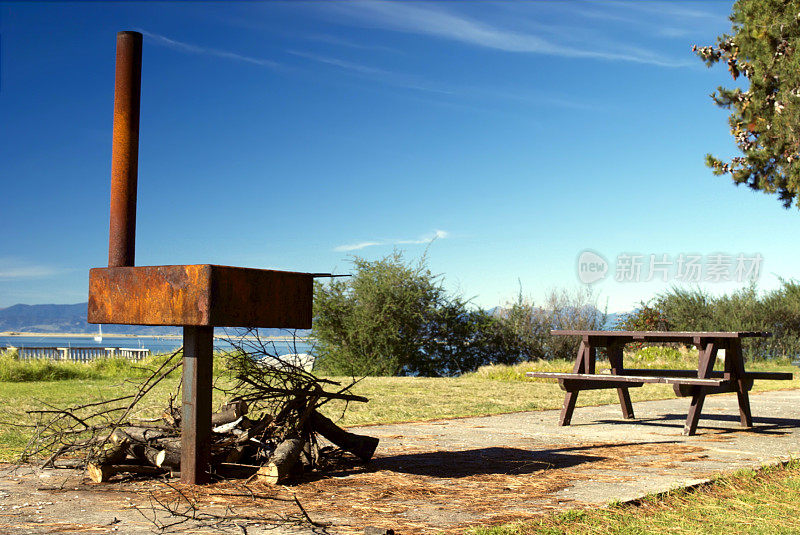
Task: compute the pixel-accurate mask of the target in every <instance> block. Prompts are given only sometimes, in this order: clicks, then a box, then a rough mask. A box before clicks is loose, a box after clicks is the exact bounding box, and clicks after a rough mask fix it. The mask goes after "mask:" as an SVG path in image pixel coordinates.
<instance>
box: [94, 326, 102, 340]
mask: <svg viewBox="0 0 800 535" xmlns="http://www.w3.org/2000/svg"><path fill="white" fill-rule="evenodd" d="M94 341H95V342H97V343H100V342H102V341H103V326H102V325H98V326H97V334H96V335H95V337H94Z"/></svg>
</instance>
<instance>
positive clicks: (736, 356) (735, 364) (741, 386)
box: [725, 339, 753, 427]
mask: <svg viewBox="0 0 800 535" xmlns="http://www.w3.org/2000/svg"><path fill="white" fill-rule="evenodd" d="M729 363H730V364H729ZM729 366H730V368H729ZM725 369H726V371H730V372H731V380H732V381H733V382H734V387H735V388H736V397H737V398H739V420H740V422H741V424H742V427H753V415H752V414H751V413H750V396H749V395H748V394H747V385H746V384H745V375H744V355H743V354H742V342H741V340H738V339H736V340H732V341H731V343H730V345H729V346H728V349H727V351H725Z"/></svg>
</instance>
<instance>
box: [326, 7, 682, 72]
mask: <svg viewBox="0 0 800 535" xmlns="http://www.w3.org/2000/svg"><path fill="white" fill-rule="evenodd" d="M336 6H337V8H338V9H339V10H340V11H343V12H345V13H347V14H348V15H349V16H351V17H352V19H353V20H355V21H360V22H362V23H367V24H370V25H373V26H378V27H382V28H386V29H390V30H395V31H402V32H408V33H416V34H421V35H429V36H432V37H437V38H441V39H447V40H451V41H457V42H460V43H464V44H469V45H473V46H478V47H483V48H490V49H495V50H502V51H506V52H517V53H533V54H543V55H550V56H560V57H571V58H588V59H599V60H607V61H627V62H634V63H643V64H649V65H656V66H661V67H683V66H687V65H690V64H692V63H691V62H689V61H688V60H678V59H674V58H669V57H665V56H663V55H661V54H658V53H656V52H653V51H650V50H647V49H643V48H640V47H634V46H630V45H629V44H625V43H616V44H613V43H606V44H605V48H600V47H598V46H597V44H596V43H586V45H585V46H579V45H577V44H574V43H573V44H567V43H565V42H557V41H556V40H555V39H553V38H552V37H544V36H543V35H542V34H537V33H535V32H533V31H519V30H514V29H511V28H507V27H501V26H499V25H495V24H491V23H488V22H484V21H482V20H477V19H474V18H470V17H468V16H466V15H464V14H461V13H457V12H455V11H454V10H452V9H446V8H444V7H442V4H416V3H413V4H412V3H409V2H390V1H383V0H379V1H359V2H349V3H346V4H336ZM542 33H543V32H542Z"/></svg>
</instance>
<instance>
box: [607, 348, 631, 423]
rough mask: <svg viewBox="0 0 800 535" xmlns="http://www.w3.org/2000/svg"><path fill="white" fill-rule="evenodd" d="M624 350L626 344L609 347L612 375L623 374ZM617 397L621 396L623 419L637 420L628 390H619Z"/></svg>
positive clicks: (620, 403)
mask: <svg viewBox="0 0 800 535" xmlns="http://www.w3.org/2000/svg"><path fill="white" fill-rule="evenodd" d="M624 348H625V346H624V344H609V346H608V361H609V362H610V363H611V373H613V374H614V375H622V374H623V367H622V353H623V350H624ZM617 396H619V405H620V407H622V417H623V418H625V419H627V420H632V419H633V418H635V416H634V415H633V404H632V403H631V395H630V392H629V391H628V389H627V388H617Z"/></svg>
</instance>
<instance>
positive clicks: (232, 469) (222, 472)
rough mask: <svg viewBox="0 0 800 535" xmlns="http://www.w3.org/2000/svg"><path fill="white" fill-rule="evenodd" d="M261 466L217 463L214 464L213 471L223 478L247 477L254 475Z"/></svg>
mask: <svg viewBox="0 0 800 535" xmlns="http://www.w3.org/2000/svg"><path fill="white" fill-rule="evenodd" d="M261 468H262V467H261V466H258V465H255V464H238V463H219V464H218V465H215V466H214V471H215V472H216V473H217V475H218V476H220V477H224V478H233V479H247V478H248V477H252V476H254V475H256V474H257V473H258V471H259V470H260V469H261Z"/></svg>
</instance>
